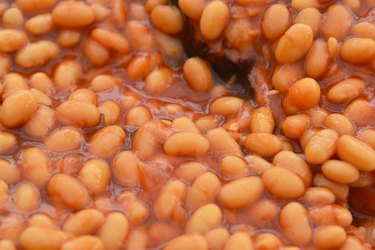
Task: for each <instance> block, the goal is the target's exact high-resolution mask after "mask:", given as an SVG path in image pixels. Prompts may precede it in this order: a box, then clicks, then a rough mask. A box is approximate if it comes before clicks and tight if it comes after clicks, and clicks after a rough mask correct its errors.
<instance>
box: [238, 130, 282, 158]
mask: <svg viewBox="0 0 375 250" xmlns="http://www.w3.org/2000/svg"><path fill="white" fill-rule="evenodd" d="M243 144H244V146H245V148H246V150H248V151H250V152H252V153H255V154H258V155H260V156H262V157H271V156H273V155H275V154H277V153H278V152H280V151H281V150H282V142H281V140H280V138H279V137H277V136H276V135H273V134H268V133H251V134H249V135H248V136H247V137H246V138H245V141H244V142H243Z"/></svg>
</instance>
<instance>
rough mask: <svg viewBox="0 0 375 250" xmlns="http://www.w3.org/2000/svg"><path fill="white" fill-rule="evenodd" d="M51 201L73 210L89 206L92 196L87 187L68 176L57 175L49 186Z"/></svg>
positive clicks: (48, 191)
mask: <svg viewBox="0 0 375 250" xmlns="http://www.w3.org/2000/svg"><path fill="white" fill-rule="evenodd" d="M47 193H48V196H49V199H50V200H51V201H53V202H56V203H60V204H63V205H65V206H67V207H71V208H79V207H83V206H85V205H87V203H89V201H90V195H89V193H88V191H87V189H86V187H85V186H84V185H83V184H82V183H81V182H79V181H78V180H77V179H75V178H74V177H72V176H70V175H67V174H55V175H54V176H52V178H51V179H50V181H49V182H48V185H47Z"/></svg>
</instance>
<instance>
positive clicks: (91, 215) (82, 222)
mask: <svg viewBox="0 0 375 250" xmlns="http://www.w3.org/2000/svg"><path fill="white" fill-rule="evenodd" d="M103 222H104V215H103V214H102V213H101V212H100V211H98V210H96V209H92V208H88V209H82V210H80V211H79V212H77V213H75V214H72V215H70V216H69V217H68V218H67V219H66V220H65V221H64V223H63V225H62V230H63V231H65V232H67V233H70V234H73V235H74V236H80V235H85V234H91V233H94V232H95V231H96V229H98V228H99V227H100V226H101V225H102V224H103Z"/></svg>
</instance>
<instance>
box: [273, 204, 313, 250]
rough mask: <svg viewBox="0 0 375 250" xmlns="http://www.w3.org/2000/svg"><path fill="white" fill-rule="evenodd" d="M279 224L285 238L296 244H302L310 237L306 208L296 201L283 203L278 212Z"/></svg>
mask: <svg viewBox="0 0 375 250" xmlns="http://www.w3.org/2000/svg"><path fill="white" fill-rule="evenodd" d="M279 224H280V226H281V229H282V230H283V232H284V234H285V236H286V238H287V239H288V240H290V242H291V243H293V244H296V245H304V244H306V243H308V242H309V241H310V240H311V238H312V232H311V227H310V224H309V221H308V219H307V211H306V209H305V208H304V207H303V206H302V205H301V204H300V203H298V202H291V203H288V204H287V205H285V206H284V207H283V208H282V209H281V212H280V217H279Z"/></svg>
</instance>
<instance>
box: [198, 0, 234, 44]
mask: <svg viewBox="0 0 375 250" xmlns="http://www.w3.org/2000/svg"><path fill="white" fill-rule="evenodd" d="M228 18H229V9H228V7H227V6H226V4H225V3H223V2H221V1H217V0H215V1H212V2H210V3H209V4H207V5H206V7H205V8H204V9H203V12H202V17H201V19H200V23H199V24H200V30H201V32H202V35H203V37H204V38H206V39H208V40H215V39H217V38H218V37H219V36H220V34H221V33H222V32H223V31H224V29H225V27H226V25H227V21H228Z"/></svg>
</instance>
